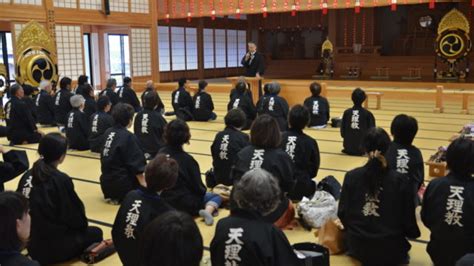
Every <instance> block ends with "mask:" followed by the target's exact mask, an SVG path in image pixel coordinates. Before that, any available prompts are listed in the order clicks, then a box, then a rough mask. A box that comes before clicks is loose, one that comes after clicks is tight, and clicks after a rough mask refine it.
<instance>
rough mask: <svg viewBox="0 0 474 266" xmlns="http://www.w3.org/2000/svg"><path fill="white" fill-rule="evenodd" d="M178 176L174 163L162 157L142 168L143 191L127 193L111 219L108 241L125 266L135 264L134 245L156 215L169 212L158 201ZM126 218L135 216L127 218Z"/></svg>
mask: <svg viewBox="0 0 474 266" xmlns="http://www.w3.org/2000/svg"><path fill="white" fill-rule="evenodd" d="M177 177H178V163H177V162H176V161H175V160H173V159H170V158H168V157H167V156H166V155H164V154H160V155H158V156H157V157H156V158H154V159H153V160H152V161H150V163H149V164H148V165H147V166H146V169H145V178H146V186H147V187H146V188H139V189H137V190H134V191H131V192H130V193H128V194H127V196H126V197H125V199H124V200H123V202H122V205H121V206H120V209H119V211H118V213H117V216H116V217H115V222H114V226H113V228H112V238H113V241H114V244H115V248H116V249H117V252H118V254H119V257H120V260H121V261H122V263H123V264H124V265H125V266H128V265H136V263H137V262H138V261H139V256H138V253H139V249H138V246H139V245H138V243H140V239H142V238H143V236H142V232H143V230H144V228H145V227H146V226H147V225H148V224H149V223H150V222H151V221H153V219H155V218H156V217H158V216H159V215H161V214H163V213H165V212H167V211H170V210H173V208H172V207H171V206H169V205H168V204H167V203H165V202H164V201H163V199H161V197H160V194H161V192H162V191H163V190H165V189H167V188H170V187H172V186H174V184H175V183H176V179H177ZM129 217H135V219H130V218H129Z"/></svg>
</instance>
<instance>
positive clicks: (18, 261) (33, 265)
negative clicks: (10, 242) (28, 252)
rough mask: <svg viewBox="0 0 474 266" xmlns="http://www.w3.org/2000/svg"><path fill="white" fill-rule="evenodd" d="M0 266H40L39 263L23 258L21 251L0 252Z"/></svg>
mask: <svg viewBox="0 0 474 266" xmlns="http://www.w3.org/2000/svg"><path fill="white" fill-rule="evenodd" d="M0 265H2V266H40V264H39V263H38V262H37V261H34V260H30V259H29V258H27V257H25V256H23V255H22V254H21V253H20V251H6V250H0Z"/></svg>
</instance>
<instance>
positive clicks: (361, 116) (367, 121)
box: [341, 88, 375, 156]
mask: <svg viewBox="0 0 474 266" xmlns="http://www.w3.org/2000/svg"><path fill="white" fill-rule="evenodd" d="M366 98H367V95H365V92H364V91H363V90H362V89H359V88H357V89H355V90H354V91H353V92H352V102H353V103H354V107H352V108H349V109H347V110H346V111H344V115H343V116H342V123H341V137H342V138H343V139H344V141H343V145H344V149H343V150H342V152H343V153H346V154H348V155H357V156H361V155H364V149H363V147H362V141H363V140H364V137H365V135H366V134H367V131H368V130H369V129H370V128H373V127H375V118H374V115H373V114H372V113H371V112H370V111H369V110H367V109H365V108H364V107H362V103H363V102H364V101H365V99H366Z"/></svg>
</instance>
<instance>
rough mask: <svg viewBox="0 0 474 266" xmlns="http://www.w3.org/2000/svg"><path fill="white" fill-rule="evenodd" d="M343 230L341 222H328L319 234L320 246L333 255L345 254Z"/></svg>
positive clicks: (332, 220)
mask: <svg viewBox="0 0 474 266" xmlns="http://www.w3.org/2000/svg"><path fill="white" fill-rule="evenodd" d="M343 230H344V226H343V225H342V223H341V220H339V219H336V220H334V219H329V220H327V221H326V223H324V225H323V226H322V227H321V229H320V230H319V232H317V237H318V239H319V244H321V245H322V246H324V247H326V248H327V249H328V250H329V253H330V254H331V255H336V254H341V253H343V252H344V251H345V246H344V231H343Z"/></svg>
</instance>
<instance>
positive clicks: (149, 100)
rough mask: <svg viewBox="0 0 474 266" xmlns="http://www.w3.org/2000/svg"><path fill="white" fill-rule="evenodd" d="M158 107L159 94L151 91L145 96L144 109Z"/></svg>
mask: <svg viewBox="0 0 474 266" xmlns="http://www.w3.org/2000/svg"><path fill="white" fill-rule="evenodd" d="M157 105H158V93H156V91H149V92H147V93H145V96H143V108H146V109H151V110H153V109H155V108H156V106H157Z"/></svg>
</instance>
